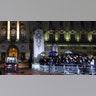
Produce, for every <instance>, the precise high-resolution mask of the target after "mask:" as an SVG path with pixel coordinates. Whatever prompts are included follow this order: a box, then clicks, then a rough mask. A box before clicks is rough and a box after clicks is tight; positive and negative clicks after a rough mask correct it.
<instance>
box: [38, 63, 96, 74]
mask: <svg viewBox="0 0 96 96" xmlns="http://www.w3.org/2000/svg"><path fill="white" fill-rule="evenodd" d="M40 71H44V72H51V73H62V74H89V75H95V74H96V68H95V67H94V66H91V65H90V66H86V67H80V66H78V65H76V64H64V65H60V64H57V65H54V64H53V65H51V66H50V65H48V64H43V65H42V64H40Z"/></svg>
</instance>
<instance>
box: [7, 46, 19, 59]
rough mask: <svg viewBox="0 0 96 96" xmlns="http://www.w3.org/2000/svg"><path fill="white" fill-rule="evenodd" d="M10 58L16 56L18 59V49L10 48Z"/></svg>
mask: <svg viewBox="0 0 96 96" xmlns="http://www.w3.org/2000/svg"><path fill="white" fill-rule="evenodd" d="M8 56H15V57H17V58H18V49H17V48H16V47H10V48H9V51H8Z"/></svg>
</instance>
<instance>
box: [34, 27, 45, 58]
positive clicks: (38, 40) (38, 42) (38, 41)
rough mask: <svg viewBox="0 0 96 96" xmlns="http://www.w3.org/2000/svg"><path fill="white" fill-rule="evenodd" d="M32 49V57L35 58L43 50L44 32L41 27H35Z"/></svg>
mask: <svg viewBox="0 0 96 96" xmlns="http://www.w3.org/2000/svg"><path fill="white" fill-rule="evenodd" d="M33 42H34V45H33V48H34V49H33V50H34V57H35V58H37V57H38V55H39V54H40V53H42V52H44V33H43V30H41V29H36V30H35V31H34V36H33Z"/></svg>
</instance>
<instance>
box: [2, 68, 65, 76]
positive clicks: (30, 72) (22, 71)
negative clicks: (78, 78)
mask: <svg viewBox="0 0 96 96" xmlns="http://www.w3.org/2000/svg"><path fill="white" fill-rule="evenodd" d="M1 75H64V74H62V73H49V72H42V71H36V70H32V69H28V68H20V69H19V71H18V72H12V71H8V72H5V71H4V69H1Z"/></svg>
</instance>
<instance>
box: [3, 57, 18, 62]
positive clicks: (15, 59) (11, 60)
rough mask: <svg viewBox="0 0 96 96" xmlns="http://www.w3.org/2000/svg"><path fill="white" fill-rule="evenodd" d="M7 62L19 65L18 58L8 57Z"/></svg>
mask: <svg viewBox="0 0 96 96" xmlns="http://www.w3.org/2000/svg"><path fill="white" fill-rule="evenodd" d="M5 62H6V63H17V58H16V57H6V58H5Z"/></svg>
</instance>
